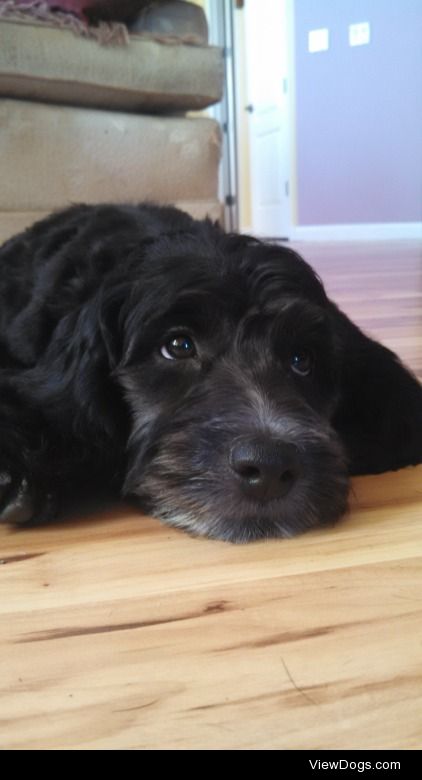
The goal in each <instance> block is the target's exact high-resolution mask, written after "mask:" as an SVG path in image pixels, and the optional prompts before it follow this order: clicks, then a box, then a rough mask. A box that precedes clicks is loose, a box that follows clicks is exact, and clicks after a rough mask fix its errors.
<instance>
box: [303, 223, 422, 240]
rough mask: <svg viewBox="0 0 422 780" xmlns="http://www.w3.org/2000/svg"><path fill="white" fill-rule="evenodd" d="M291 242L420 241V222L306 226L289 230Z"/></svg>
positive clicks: (421, 235) (421, 230) (421, 224)
mask: <svg viewBox="0 0 422 780" xmlns="http://www.w3.org/2000/svg"><path fill="white" fill-rule="evenodd" d="M289 237H290V238H291V239H292V240H293V241H383V240H388V239H416V240H421V241H422V222H392V223H379V224H369V223H368V224H360V225H306V226H299V225H297V226H294V227H292V228H291V231H290V234H289Z"/></svg>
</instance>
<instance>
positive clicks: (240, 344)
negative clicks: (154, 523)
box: [0, 205, 422, 542]
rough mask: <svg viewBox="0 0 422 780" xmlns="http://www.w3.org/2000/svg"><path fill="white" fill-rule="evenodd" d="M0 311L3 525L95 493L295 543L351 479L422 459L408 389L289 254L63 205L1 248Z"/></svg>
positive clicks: (176, 218) (116, 209) (415, 405)
mask: <svg viewBox="0 0 422 780" xmlns="http://www.w3.org/2000/svg"><path fill="white" fill-rule="evenodd" d="M0 305H1V308H0V517H1V518H2V519H3V520H5V521H9V522H17V523H26V522H33V521H34V520H36V521H41V520H44V519H49V518H51V517H55V516H56V515H57V514H58V513H60V512H62V511H63V508H64V507H66V505H67V504H68V502H69V500H70V499H71V498H72V496H74V495H75V494H76V495H80V494H82V493H84V492H90V491H94V492H95V491H97V490H98V491H100V490H103V489H104V488H107V490H108V491H109V492H110V493H111V494H112V495H115V496H119V495H123V496H134V497H136V498H137V499H138V500H139V501H140V502H141V505H142V506H143V508H145V509H146V510H148V511H150V512H152V513H155V514H156V515H158V516H159V517H161V518H162V519H163V520H165V521H166V522H168V523H170V524H173V525H177V526H179V527H183V528H186V529H187V530H189V531H192V532H194V533H200V534H205V535H208V536H212V537H216V538H220V539H228V540H230V541H237V542H239V541H247V540H249V539H254V538H259V537H265V536H289V535H293V534H295V533H297V532H299V531H302V530H306V529H307V528H310V527H313V526H316V525H321V524H326V523H332V522H334V521H335V520H337V519H338V517H339V516H340V515H341V514H342V513H343V512H344V511H345V509H346V505H347V492H348V475H349V473H353V474H357V473H360V474H362V473H369V472H380V471H385V470H388V469H397V468H400V467H402V466H407V465H410V464H416V463H419V462H421V461H422V389H421V387H420V385H419V383H418V382H417V380H416V379H415V378H414V377H413V376H412V375H411V374H410V373H409V372H408V371H407V370H406V369H405V368H404V367H403V366H402V365H401V363H400V361H399V360H398V358H397V357H396V356H395V355H394V354H393V353H392V352H390V351H389V350H388V349H386V348H385V347H383V346H381V345H380V344H378V343H376V342H375V341H372V340H371V339H369V338H368V337H367V336H365V335H364V334H363V333H362V332H361V331H360V330H359V329H358V328H357V327H356V326H355V325H353V324H352V323H351V322H350V320H348V318H347V317H346V316H345V315H344V314H342V313H341V312H340V311H339V309H338V308H337V307H336V306H335V304H334V303H332V302H331V301H330V300H329V299H328V298H327V296H326V294H325V291H324V288H323V286H322V284H321V282H320V280H319V279H318V277H317V276H316V275H315V273H314V272H313V271H312V269H311V268H310V267H309V266H308V265H307V264H306V263H305V261H304V260H302V259H301V258H300V257H299V256H298V255H297V254H296V253H295V252H293V251H291V250H289V249H286V248H283V247H279V246H272V245H268V244H264V243H262V242H260V241H257V240H254V239H252V238H250V237H244V236H243V237H242V236H237V235H227V234H225V233H224V232H223V231H222V230H220V229H219V228H218V227H216V226H215V225H212V224H211V223H210V222H208V221H204V222H198V221H195V220H193V219H191V218H190V217H189V216H187V215H186V214H183V213H182V212H180V211H177V210H176V209H173V208H163V207H156V206H152V205H139V206H114V205H101V206H75V207H73V208H70V209H68V210H67V211H64V212H61V213H57V214H54V215H52V216H50V217H49V218H47V219H45V220H43V221H41V222H39V223H37V224H35V225H34V226H33V227H32V228H30V229H29V230H27V231H25V232H24V233H22V234H21V235H18V236H16V237H14V238H12V239H10V240H9V241H8V242H7V243H6V244H5V245H4V246H3V247H2V248H1V249H0ZM175 339H176V341H177V339H179V341H180V339H182V342H183V343H182V349H185V352H186V354H185V355H182V356H181V357H180V356H179V355H177V356H176V358H174V356H172V355H169V353H168V349H167V347H169V345H170V346H171V345H172V344H173V341H174V340H175ZM183 339H184V341H183ZM166 345H167V346H166ZM169 348H170V347H169ZM189 350H190V351H189ZM170 358H171V359H170Z"/></svg>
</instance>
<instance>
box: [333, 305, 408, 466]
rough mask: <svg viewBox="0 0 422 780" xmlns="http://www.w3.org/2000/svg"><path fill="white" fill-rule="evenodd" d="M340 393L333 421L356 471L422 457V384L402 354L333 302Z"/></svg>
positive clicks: (406, 464)
mask: <svg viewBox="0 0 422 780" xmlns="http://www.w3.org/2000/svg"><path fill="white" fill-rule="evenodd" d="M331 314H332V316H333V318H334V330H335V333H336V338H338V347H339V360H340V394H339V401H338V407H337V411H336V414H335V417H334V420H333V425H334V428H335V429H336V431H337V432H338V434H339V436H340V438H341V440H342V441H343V444H344V446H345V448H346V451H347V453H348V455H349V458H350V471H351V473H352V474H371V473H379V472H382V471H389V470H391V469H393V470H394V469H399V468H402V467H404V466H409V465H416V464H417V463H421V462H422V387H421V385H420V384H419V382H418V380H417V379H416V377H414V376H413V375H412V374H411V373H410V371H408V370H407V369H406V368H405V367H404V366H403V365H402V363H401V362H400V360H399V358H398V357H397V355H395V354H394V353H393V352H391V351H390V350H389V349H387V348H386V347H383V346H382V345H381V344H379V343H377V342H376V341H373V340H372V339H370V338H368V337H367V336H365V335H364V334H363V333H362V331H360V330H359V328H358V327H357V326H356V325H354V324H353V323H352V322H351V321H350V320H349V319H348V318H347V317H346V315H345V314H343V313H342V312H341V311H339V309H338V308H337V307H336V306H335V305H334V304H332V310H331Z"/></svg>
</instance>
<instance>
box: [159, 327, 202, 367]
mask: <svg viewBox="0 0 422 780" xmlns="http://www.w3.org/2000/svg"><path fill="white" fill-rule="evenodd" d="M160 353H161V354H162V356H163V357H164V358H166V360H186V358H192V357H195V355H196V348H195V344H194V342H193V340H192V339H191V337H190V336H187V335H186V334H185V333H180V334H177V335H176V336H172V337H171V338H170V339H169V340H168V341H166V343H165V344H163V345H162V347H161V348H160Z"/></svg>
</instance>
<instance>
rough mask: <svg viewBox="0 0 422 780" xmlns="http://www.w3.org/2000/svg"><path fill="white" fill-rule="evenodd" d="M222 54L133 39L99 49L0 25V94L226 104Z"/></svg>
mask: <svg viewBox="0 0 422 780" xmlns="http://www.w3.org/2000/svg"><path fill="white" fill-rule="evenodd" d="M222 84H223V60H222V52H221V49H219V48H217V47H215V46H197V45H189V44H184V43H175V42H173V43H162V42H158V41H155V40H148V39H145V38H142V37H136V36H133V37H131V39H130V43H129V45H128V46H100V45H99V44H98V43H97V42H96V41H93V40H88V39H85V38H81V37H78V36H76V35H73V34H72V33H71V32H70V31H69V30H60V29H55V28H52V27H47V26H37V25H32V24H31V25H30V24H21V23H15V22H10V21H0V95H6V96H13V97H19V98H24V99H28V100H43V101H48V102H50V101H51V102H56V103H66V104H72V105H87V106H98V107H105V108H114V109H116V108H118V109H125V110H131V111H132V110H137V111H146V112H152V111H154V112H156V111H188V110H195V109H196V110H197V109H201V108H204V107H206V106H209V105H211V104H212V103H215V102H217V101H218V100H220V98H221V93H222Z"/></svg>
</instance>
